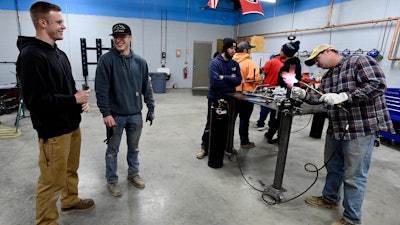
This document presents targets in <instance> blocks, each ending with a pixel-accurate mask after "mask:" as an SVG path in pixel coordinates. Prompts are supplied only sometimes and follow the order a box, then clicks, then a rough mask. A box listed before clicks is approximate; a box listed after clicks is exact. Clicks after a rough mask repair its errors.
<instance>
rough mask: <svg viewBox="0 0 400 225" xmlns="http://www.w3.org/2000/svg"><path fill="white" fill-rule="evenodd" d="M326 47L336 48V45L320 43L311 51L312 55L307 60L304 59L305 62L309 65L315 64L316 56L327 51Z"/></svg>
mask: <svg viewBox="0 0 400 225" xmlns="http://www.w3.org/2000/svg"><path fill="white" fill-rule="evenodd" d="M326 49H335V47H333V45H328V44H322V45H318V46H317V47H315V48H314V50H313V51H312V52H311V55H310V57H308V58H307V59H306V61H304V63H305V64H306V65H307V66H312V65H314V63H315V61H314V59H315V57H317V56H318V54H319V53H321V52H323V51H325V50H326Z"/></svg>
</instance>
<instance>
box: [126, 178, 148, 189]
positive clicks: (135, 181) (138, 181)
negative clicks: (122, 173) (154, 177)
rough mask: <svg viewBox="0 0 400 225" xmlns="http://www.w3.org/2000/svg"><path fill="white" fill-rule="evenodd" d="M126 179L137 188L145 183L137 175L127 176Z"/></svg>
mask: <svg viewBox="0 0 400 225" xmlns="http://www.w3.org/2000/svg"><path fill="white" fill-rule="evenodd" d="M128 180H129V181H130V182H131V183H132V184H133V185H135V187H137V188H144V186H145V184H144V181H143V179H142V178H141V177H140V176H139V175H135V176H131V177H128Z"/></svg>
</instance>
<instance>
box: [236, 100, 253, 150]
mask: <svg viewBox="0 0 400 225" xmlns="http://www.w3.org/2000/svg"><path fill="white" fill-rule="evenodd" d="M236 107H237V113H238V114H239V135H240V145H247V144H248V143H250V141H249V121H250V117H251V113H252V112H253V108H254V104H253V103H250V102H245V101H237V103H236Z"/></svg>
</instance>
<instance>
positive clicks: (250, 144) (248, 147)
mask: <svg viewBox="0 0 400 225" xmlns="http://www.w3.org/2000/svg"><path fill="white" fill-rule="evenodd" d="M240 147H241V148H243V149H251V148H254V147H256V144H254V142H249V143H247V144H245V145H240Z"/></svg>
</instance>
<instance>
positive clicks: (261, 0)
mask: <svg viewBox="0 0 400 225" xmlns="http://www.w3.org/2000/svg"><path fill="white" fill-rule="evenodd" d="M260 2H270V3H275V2H276V0H260Z"/></svg>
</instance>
